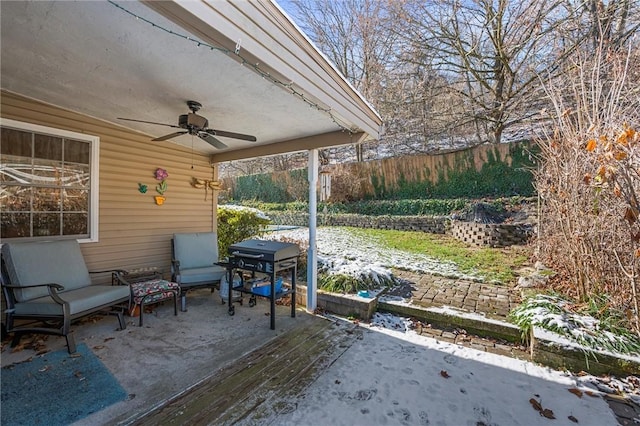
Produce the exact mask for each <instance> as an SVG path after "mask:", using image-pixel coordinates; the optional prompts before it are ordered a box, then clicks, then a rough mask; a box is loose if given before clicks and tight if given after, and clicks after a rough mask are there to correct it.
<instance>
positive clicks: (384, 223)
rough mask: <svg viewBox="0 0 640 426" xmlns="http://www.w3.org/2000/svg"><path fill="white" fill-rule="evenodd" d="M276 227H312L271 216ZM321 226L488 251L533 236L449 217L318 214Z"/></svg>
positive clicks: (299, 219)
mask: <svg viewBox="0 0 640 426" xmlns="http://www.w3.org/2000/svg"><path fill="white" fill-rule="evenodd" d="M268 214H269V217H270V218H271V220H272V222H273V223H274V224H278V225H288V226H309V213H305V212H269V213H268ZM317 224H318V226H351V227H354V228H373V229H394V230H398V231H421V232H428V233H430V234H449V235H452V236H453V237H455V238H457V239H459V240H461V241H464V242H466V243H469V244H474V245H477V246H489V247H508V246H511V245H517V244H526V243H527V241H528V240H529V238H530V236H531V234H532V229H533V227H532V225H528V224H505V223H500V224H486V223H475V222H461V221H457V220H453V221H452V220H451V219H450V218H449V217H448V216H367V215H359V214H324V213H318V216H317Z"/></svg>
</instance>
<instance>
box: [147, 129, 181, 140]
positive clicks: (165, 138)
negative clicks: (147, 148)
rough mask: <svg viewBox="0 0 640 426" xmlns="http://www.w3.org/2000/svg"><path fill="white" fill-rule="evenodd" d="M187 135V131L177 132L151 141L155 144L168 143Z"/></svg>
mask: <svg viewBox="0 0 640 426" xmlns="http://www.w3.org/2000/svg"><path fill="white" fill-rule="evenodd" d="M185 133H188V132H187V131H184V132H175V133H171V134H168V135H164V136H160V137H159V138H155V139H151V140H152V141H154V142H159V141H166V140H168V139H171V138H175V137H176V136H180V135H184V134H185Z"/></svg>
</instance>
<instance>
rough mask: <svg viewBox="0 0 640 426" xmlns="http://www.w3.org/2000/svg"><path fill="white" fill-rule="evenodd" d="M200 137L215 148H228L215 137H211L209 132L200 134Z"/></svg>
mask: <svg viewBox="0 0 640 426" xmlns="http://www.w3.org/2000/svg"><path fill="white" fill-rule="evenodd" d="M198 137H200V139H202V140H203V141H205V142H207V143H208V144H211V145H213V146H214V147H216V148H218V149H225V148H227V145H225V144H224V143H222V142H221V141H219V140H218V139H216V138H214V137H213V135H211V134H210V133H208V132H198Z"/></svg>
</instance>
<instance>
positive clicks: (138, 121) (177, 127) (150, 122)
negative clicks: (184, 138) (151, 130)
mask: <svg viewBox="0 0 640 426" xmlns="http://www.w3.org/2000/svg"><path fill="white" fill-rule="evenodd" d="M117 118H118V120H125V121H135V122H137V123H147V124H157V125H159V126H167V127H175V128H176V129H180V128H181V127H180V126H175V125H173V124H166V123H156V122H155V121H146V120H136V119H133V118H122V117H117Z"/></svg>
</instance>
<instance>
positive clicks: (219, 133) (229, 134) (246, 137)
mask: <svg viewBox="0 0 640 426" xmlns="http://www.w3.org/2000/svg"><path fill="white" fill-rule="evenodd" d="M206 131H207V132H208V133H210V134H212V135H215V136H223V137H225V138H234V139H242V140H244V141H249V142H255V141H257V139H256V137H255V136H251V135H243V134H242V133H233V132H226V131H224V130H216V129H207V130H206Z"/></svg>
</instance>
